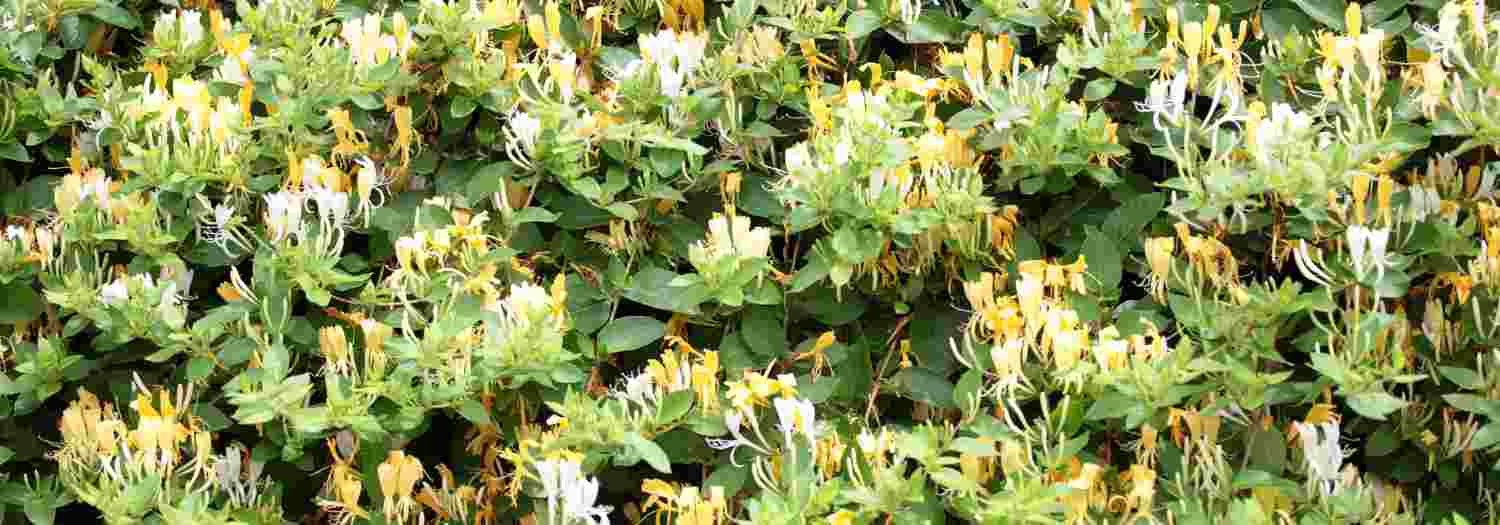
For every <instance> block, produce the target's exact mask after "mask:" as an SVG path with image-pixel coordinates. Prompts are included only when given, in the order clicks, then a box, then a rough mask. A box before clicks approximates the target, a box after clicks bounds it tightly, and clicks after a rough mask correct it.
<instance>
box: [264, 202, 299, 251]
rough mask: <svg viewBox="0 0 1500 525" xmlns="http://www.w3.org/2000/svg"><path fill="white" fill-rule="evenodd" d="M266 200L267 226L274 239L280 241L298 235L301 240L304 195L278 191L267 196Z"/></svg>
mask: <svg viewBox="0 0 1500 525" xmlns="http://www.w3.org/2000/svg"><path fill="white" fill-rule="evenodd" d="M265 199H266V226H267V227H268V228H270V230H271V237H272V239H273V240H275V241H280V240H282V239H285V238H287V236H288V235H296V236H298V237H299V238H300V237H301V236H302V201H303V197H302V195H301V194H298V193H293V192H289V191H278V192H276V193H270V194H267V195H266V196H265Z"/></svg>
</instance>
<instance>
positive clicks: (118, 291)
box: [99, 278, 130, 305]
mask: <svg viewBox="0 0 1500 525" xmlns="http://www.w3.org/2000/svg"><path fill="white" fill-rule="evenodd" d="M129 299H130V288H129V287H128V286H126V285H125V280H124V279H121V278H116V279H115V280H114V281H111V282H110V283H109V284H106V285H104V287H103V288H100V289H99V300H100V301H102V302H103V303H104V304H108V305H116V304H120V303H123V302H125V301H127V300H129Z"/></svg>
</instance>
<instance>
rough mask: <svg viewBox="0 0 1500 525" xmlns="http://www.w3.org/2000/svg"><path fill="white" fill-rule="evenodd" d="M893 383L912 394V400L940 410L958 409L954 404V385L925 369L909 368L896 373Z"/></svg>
mask: <svg viewBox="0 0 1500 525" xmlns="http://www.w3.org/2000/svg"><path fill="white" fill-rule="evenodd" d="M893 381H894V382H895V383H896V384H897V385H900V386H901V387H903V388H905V389H906V390H907V391H908V392H910V394H911V399H913V400H915V401H921V402H923V403H927V404H929V405H932V406H935V407H938V408H957V405H955V404H954V403H953V383H949V382H948V380H947V379H944V378H943V376H940V375H937V374H935V373H932V372H931V371H929V370H927V369H924V368H915V367H913V368H907V369H905V370H902V371H900V372H897V373H896V376H895V377H894V378H893Z"/></svg>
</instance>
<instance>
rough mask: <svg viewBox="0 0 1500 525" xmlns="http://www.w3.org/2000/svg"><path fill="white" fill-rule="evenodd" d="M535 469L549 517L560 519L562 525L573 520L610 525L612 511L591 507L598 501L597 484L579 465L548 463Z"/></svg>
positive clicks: (606, 508) (595, 506)
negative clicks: (585, 474)
mask: <svg viewBox="0 0 1500 525" xmlns="http://www.w3.org/2000/svg"><path fill="white" fill-rule="evenodd" d="M536 469H537V474H538V477H540V478H541V482H542V494H543V495H544V496H545V497H546V498H547V514H548V515H550V516H552V517H553V518H554V519H556V518H558V517H561V518H563V521H562V523H571V522H573V521H574V520H578V521H582V522H585V523H590V524H592V525H607V524H608V523H609V511H610V510H611V508H610V507H607V506H597V505H595V504H594V503H595V502H596V501H597V500H598V497H599V481H598V480H597V479H592V478H585V477H584V476H583V470H582V468H581V466H580V465H579V464H578V462H576V461H571V460H564V459H547V460H542V461H538V462H537V463H536Z"/></svg>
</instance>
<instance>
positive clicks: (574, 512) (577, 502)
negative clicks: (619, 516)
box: [562, 476, 611, 525]
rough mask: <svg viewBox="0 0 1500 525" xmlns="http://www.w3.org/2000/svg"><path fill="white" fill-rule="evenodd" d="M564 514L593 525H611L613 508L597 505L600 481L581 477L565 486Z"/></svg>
mask: <svg viewBox="0 0 1500 525" xmlns="http://www.w3.org/2000/svg"><path fill="white" fill-rule="evenodd" d="M562 499H563V512H564V513H566V514H567V516H568V517H570V518H572V519H575V520H581V521H584V522H587V523H590V524H593V525H609V511H610V510H611V507H608V506H601V505H595V502H597V501H598V499H599V480H598V479H596V478H584V477H582V476H579V477H577V478H575V479H573V480H571V482H570V483H568V484H566V485H564V486H563V498H562Z"/></svg>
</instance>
